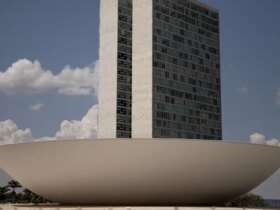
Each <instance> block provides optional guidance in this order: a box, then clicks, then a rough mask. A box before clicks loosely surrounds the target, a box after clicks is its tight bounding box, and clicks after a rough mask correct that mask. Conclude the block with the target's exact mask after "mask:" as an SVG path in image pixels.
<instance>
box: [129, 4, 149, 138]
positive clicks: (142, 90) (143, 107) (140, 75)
mask: <svg viewBox="0 0 280 210" xmlns="http://www.w3.org/2000/svg"><path fill="white" fill-rule="evenodd" d="M143 14H145V15H143ZM132 37H133V40H132V41H133V48H132V67H133V71H132V137H133V138H152V137H153V112H154V109H153V1H151V0H141V1H139V0H134V1H133V36H132Z"/></svg>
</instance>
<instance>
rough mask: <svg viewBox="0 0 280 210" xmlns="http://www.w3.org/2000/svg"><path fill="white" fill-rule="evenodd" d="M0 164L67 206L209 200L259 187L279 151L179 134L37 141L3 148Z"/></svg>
mask: <svg viewBox="0 0 280 210" xmlns="http://www.w3.org/2000/svg"><path fill="white" fill-rule="evenodd" d="M0 167H2V168H3V169H4V170H5V171H6V172H7V173H8V174H9V175H11V176H12V177H14V178H15V179H16V180H17V181H19V182H20V183H21V184H22V185H23V186H24V187H26V188H28V189H30V190H32V191H34V192H35V193H38V194H40V195H42V196H43V197H45V198H47V199H50V200H52V201H55V202H59V203H62V204H76V205H77V204H80V205H86V204H94V205H129V206H133V205H204V204H205V205H206V204H207V205H209V204H217V203H220V202H225V201H228V200H229V199H232V198H234V197H237V196H239V195H242V194H244V193H247V192H248V191H250V190H252V189H253V188H255V187H256V186H257V185H259V184H260V183H261V182H263V181H264V180H265V179H266V178H268V177H269V176H270V175H271V174H272V173H274V172H275V171H276V170H277V169H278V168H279V167H280V148H278V147H271V146H264V145H252V144H237V143H226V142H221V141H200V140H178V139H133V140H128V139H122V140H116V139H111V140H110V139H108V140H72V141H53V142H37V143H27V144H17V145H6V146H1V147H0Z"/></svg>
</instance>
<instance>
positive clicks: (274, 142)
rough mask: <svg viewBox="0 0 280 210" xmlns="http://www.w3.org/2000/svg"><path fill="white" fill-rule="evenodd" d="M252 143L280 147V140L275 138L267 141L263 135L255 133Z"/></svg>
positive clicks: (251, 138) (251, 137)
mask: <svg viewBox="0 0 280 210" xmlns="http://www.w3.org/2000/svg"><path fill="white" fill-rule="evenodd" d="M250 142H251V143H253V144H266V145H270V146H279V147H280V140H279V139H276V138H273V139H270V140H269V139H266V137H265V136H264V135H263V134H261V133H254V134H252V135H250Z"/></svg>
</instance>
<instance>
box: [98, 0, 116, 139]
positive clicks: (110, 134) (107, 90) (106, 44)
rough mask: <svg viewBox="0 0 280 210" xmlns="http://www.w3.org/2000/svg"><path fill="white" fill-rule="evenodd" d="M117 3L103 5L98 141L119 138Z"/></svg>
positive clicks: (104, 0) (113, 0) (109, 1)
mask: <svg viewBox="0 0 280 210" xmlns="http://www.w3.org/2000/svg"><path fill="white" fill-rule="evenodd" d="M118 2H119V1H118V0H102V1H100V26H99V38H100V46H99V62H100V71H99V87H98V103H99V111H98V133H97V135H98V138H115V137H116V128H117V67H118V65H117V61H118V51H117V49H118Z"/></svg>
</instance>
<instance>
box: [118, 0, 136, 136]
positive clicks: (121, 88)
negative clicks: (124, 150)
mask: <svg viewBox="0 0 280 210" xmlns="http://www.w3.org/2000/svg"><path fill="white" fill-rule="evenodd" d="M118 4H119V5H118V16H119V17H118V67H117V69H118V72H117V138H131V86H132V78H131V74H132V0H118Z"/></svg>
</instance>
